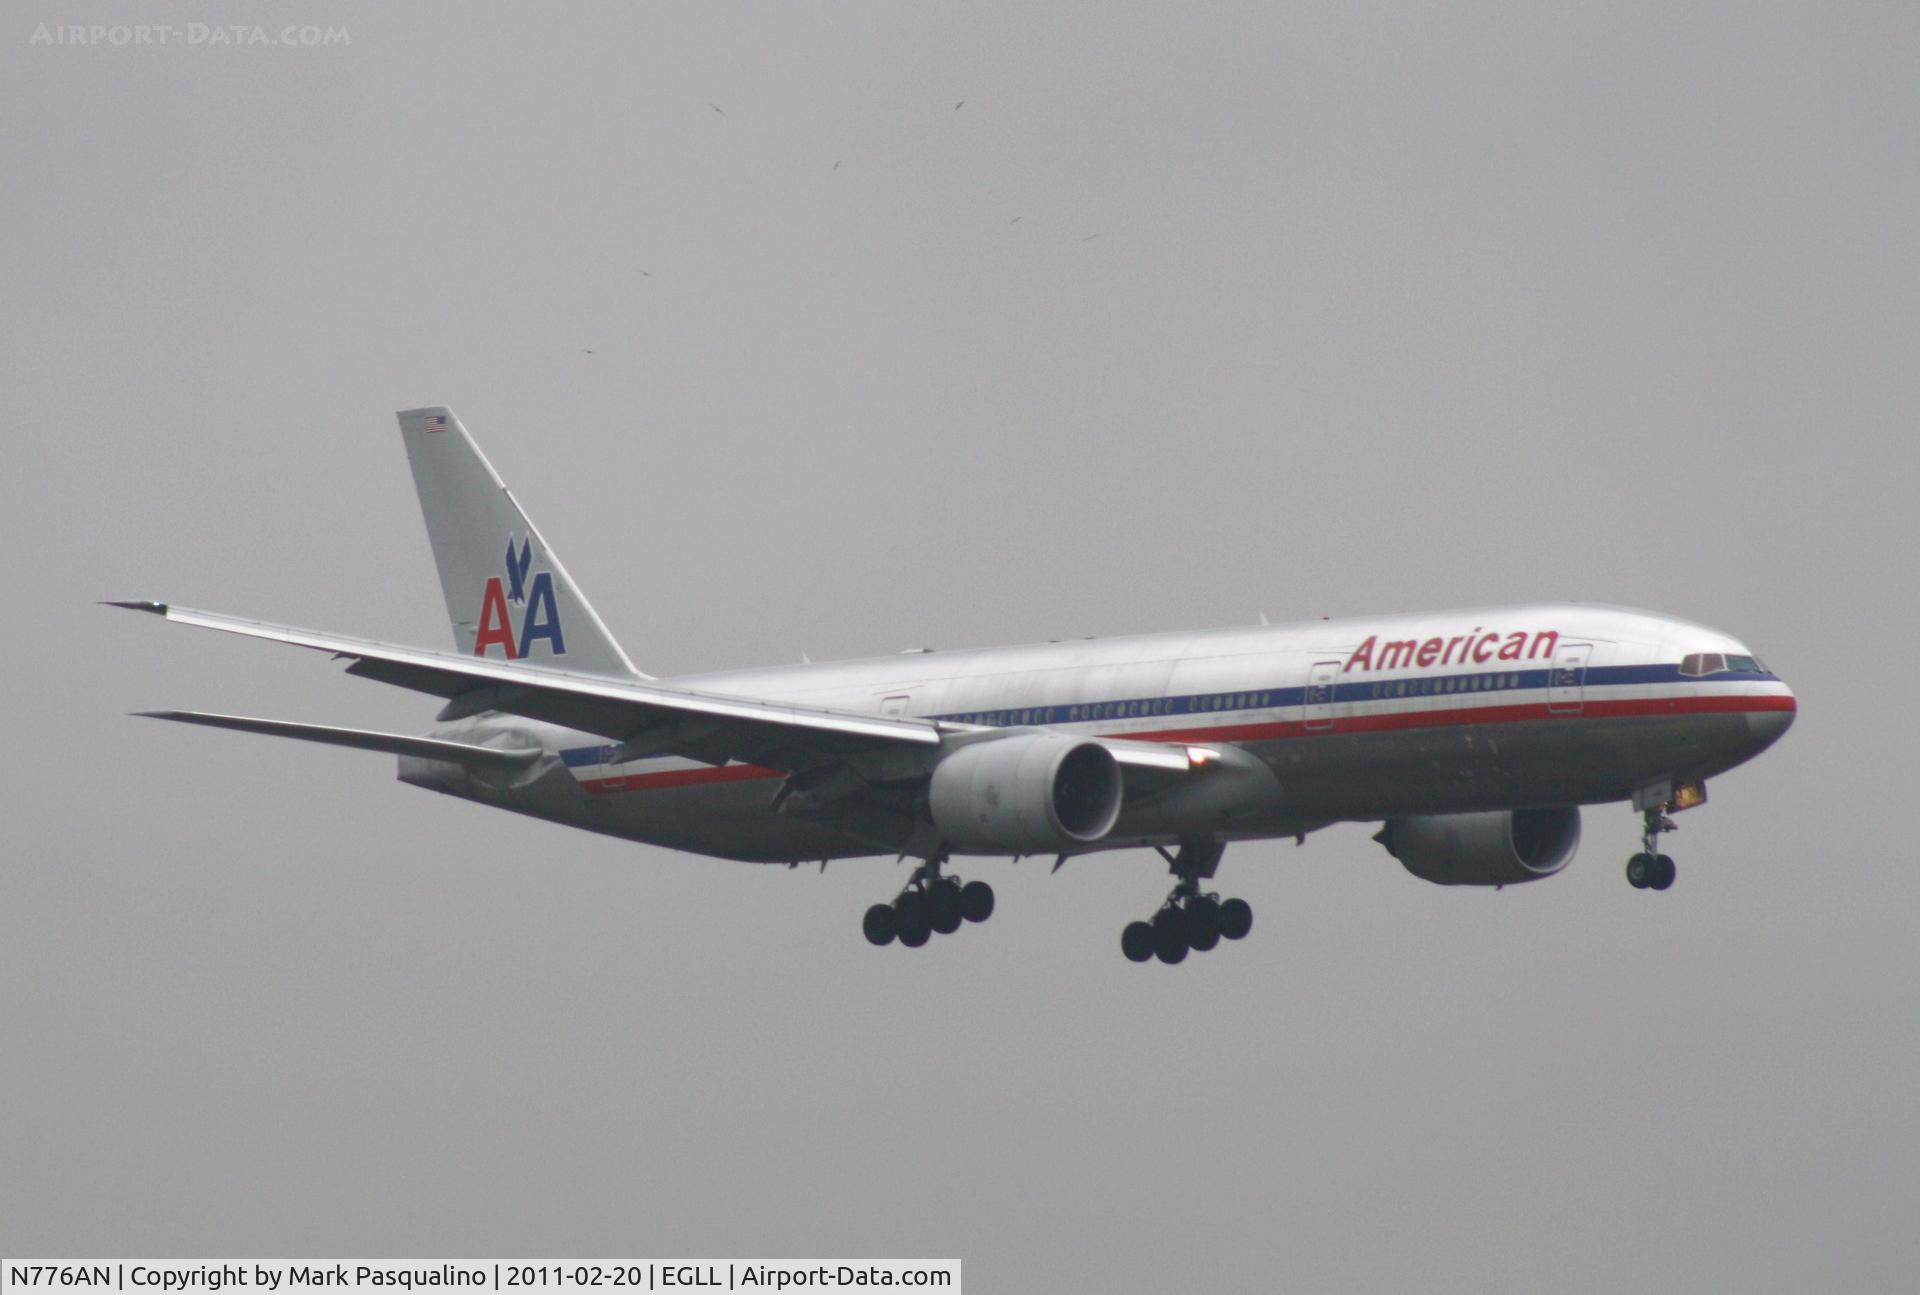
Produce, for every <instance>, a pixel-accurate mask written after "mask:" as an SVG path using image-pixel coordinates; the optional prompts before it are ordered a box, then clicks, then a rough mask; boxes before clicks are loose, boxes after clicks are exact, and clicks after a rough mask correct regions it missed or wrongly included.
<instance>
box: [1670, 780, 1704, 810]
mask: <svg viewBox="0 0 1920 1295" xmlns="http://www.w3.org/2000/svg"><path fill="white" fill-rule="evenodd" d="M1706 803H1707V784H1706V783H1704V782H1683V783H1679V784H1677V785H1675V787H1674V789H1673V799H1672V800H1670V801H1668V802H1667V808H1668V809H1670V810H1681V809H1692V808H1693V807H1694V806H1695V805H1704V804H1706Z"/></svg>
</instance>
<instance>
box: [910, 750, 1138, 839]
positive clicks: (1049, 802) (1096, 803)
mask: <svg viewBox="0 0 1920 1295" xmlns="http://www.w3.org/2000/svg"><path fill="white" fill-rule="evenodd" d="M1123 794H1124V788H1123V786H1122V783H1121V778H1120V765H1119V763H1118V762H1117V761H1115V760H1114V758H1113V753H1112V752H1110V751H1108V750H1107V749H1106V748H1105V747H1104V746H1101V745H1100V744H1099V743H1098V742H1088V741H1086V740H1084V739H1082V738H1076V737H1070V736H1068V735H1067V734H1065V733H1022V734H1018V735H1015V736H1011V737H1000V738H989V739H987V740H985V741H979V742H970V743H968V744H967V745H965V746H962V747H960V748H958V749H956V750H955V751H954V752H953V753H952V754H950V755H948V756H946V757H945V758H943V759H942V760H941V761H940V763H939V764H937V765H935V766H934V767H933V784H932V786H931V787H930V788H929V791H928V800H929V804H930V808H931V809H932V811H933V823H934V826H935V827H937V828H938V829H939V830H940V835H941V837H942V838H944V839H945V841H946V843H947V845H948V846H949V847H951V848H953V849H956V850H963V851H966V852H969V853H974V854H1044V853H1047V852H1048V851H1053V850H1072V849H1075V848H1077V847H1079V846H1083V845H1086V844H1088V843H1090V842H1093V841H1098V840H1099V839H1100V838H1101V837H1103V836H1105V835H1106V834H1107V833H1108V832H1110V831H1112V830H1113V824H1114V820H1115V819H1117V818H1119V817H1120V802H1121V799H1122V796H1123Z"/></svg>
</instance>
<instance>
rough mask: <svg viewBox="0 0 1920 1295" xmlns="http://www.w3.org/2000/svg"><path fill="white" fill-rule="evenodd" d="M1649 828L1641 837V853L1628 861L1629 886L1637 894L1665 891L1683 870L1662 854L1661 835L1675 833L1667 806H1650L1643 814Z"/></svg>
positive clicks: (1644, 830)
mask: <svg viewBox="0 0 1920 1295" xmlns="http://www.w3.org/2000/svg"><path fill="white" fill-rule="evenodd" d="M1642 814H1643V816H1644V818H1645V822H1646V827H1645V828H1644V829H1643V830H1642V832H1641V834H1640V846H1641V848H1640V853H1638V854H1636V855H1634V856H1633V857H1632V858H1631V859H1628V860H1627V884H1628V885H1630V886H1632V887H1633V888H1634V889H1635V890H1665V889H1666V888H1667V887H1668V886H1671V885H1672V884H1673V879H1674V877H1675V876H1676V875H1677V874H1678V872H1679V869H1678V868H1676V867H1675V866H1674V863H1673V859H1672V858H1671V857H1669V856H1668V855H1664V854H1661V853H1660V849H1659V847H1660V834H1661V833H1662V832H1671V831H1674V830H1675V827H1676V825H1675V823H1674V821H1673V820H1672V819H1670V818H1668V817H1667V807H1666V806H1665V805H1649V806H1648V807H1647V808H1646V809H1645V810H1643V811H1642Z"/></svg>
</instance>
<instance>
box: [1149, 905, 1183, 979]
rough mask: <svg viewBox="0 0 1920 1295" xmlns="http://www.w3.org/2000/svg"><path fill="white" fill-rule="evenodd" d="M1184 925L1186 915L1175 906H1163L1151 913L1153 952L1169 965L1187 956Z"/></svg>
mask: <svg viewBox="0 0 1920 1295" xmlns="http://www.w3.org/2000/svg"><path fill="white" fill-rule="evenodd" d="M1186 927H1187V922H1186V917H1185V915H1184V914H1182V913H1181V912H1180V910H1179V909H1177V908H1163V909H1161V910H1160V911H1159V912H1157V913H1155V914H1154V915H1153V952H1154V955H1155V956H1156V957H1158V958H1159V959H1160V961H1162V962H1164V963H1166V964H1167V965H1168V966H1170V967H1171V966H1173V965H1174V964H1175V963H1178V962H1180V961H1181V960H1183V959H1184V958H1185V957H1186V956H1187V929H1186Z"/></svg>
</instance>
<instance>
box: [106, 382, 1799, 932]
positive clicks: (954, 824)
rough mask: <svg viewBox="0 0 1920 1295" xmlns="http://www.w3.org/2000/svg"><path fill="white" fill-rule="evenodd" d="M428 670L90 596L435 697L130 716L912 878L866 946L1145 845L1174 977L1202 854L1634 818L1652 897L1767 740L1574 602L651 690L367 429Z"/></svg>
mask: <svg viewBox="0 0 1920 1295" xmlns="http://www.w3.org/2000/svg"><path fill="white" fill-rule="evenodd" d="M399 419H400V432H401V439H402V441H403V443H404V444H405V446H406V451H407V457H408V460H409V462H410V463H411V465H412V469H413V479H414V485H415V487H416V488H417V490H418V491H419V496H420V506H421V509H422V511H423V513H424V514H425V518H426V525H427V536H428V539H429V540H430V542H431V545H432V549H433V556H434V561H435V563H436V565H437V566H438V568H439V574H440V584H441V588H442V590H443V592H444V593H445V595H446V602H447V614H448V617H449V618H450V619H451V621H452V624H453V638H454V643H455V647H456V650H455V651H437V650H433V649H428V648H417V647H407V646H402V645H397V644H391V643H380V642H373V641H370V640H366V639H358V638H349V637H345V636H343V635H339V634H330V633H323V632H318V631H314V630H305V629H295V628H292V627H290V626H284V625H270V624H265V623H262V622H259V621H253V620H245V619H241V618H238V617H233V616H224V615H218V614H215V613H211V612H202V611H193V610H190V609H188V608H184V607H175V606H172V605H170V604H168V603H161V602H120V603H115V604H113V605H114V606H119V607H129V608H135V609H138V610H142V611H148V612H152V613H155V614H157V615H160V616H164V617H166V618H167V619H168V620H171V621H178V622H181V623H183V624H187V625H198V626H202V627H204V628H207V629H216V630H224V631H227V632H229V633H234V634H244V635H248V636H251V637H254V638H261V639H267V640H270V641H272V642H277V643H290V644H293V645H295V646H298V647H305V648H312V649H316V650H318V651H322V652H327V653H330V654H332V655H333V656H335V657H339V658H344V659H346V660H348V661H349V662H350V664H349V665H348V666H347V673H349V674H354V675H361V676H364V677H366V678H369V679H377V680H380V681H381V682H383V683H389V684H395V685H398V686H399V687H402V688H408V689H412V690H414V691H417V692H423V693H428V694H431V695H433V696H435V697H439V698H442V699H443V700H444V702H445V704H444V705H443V706H442V707H441V709H440V711H439V714H438V715H437V717H436V726H435V727H434V728H433V729H432V730H431V731H430V732H429V733H427V734H426V735H425V736H412V735H406V734H397V733H380V732H369V731H366V730H362V729H348V728H338V727H332V726H326V725H318V724H305V723H294V722H290V721H286V720H273V719H254V718H248V717H244V716H237V715H221V714H212V713H207V712H202V711H173V710H170V711H150V712H142V713H143V714H149V715H154V716H157V717H159V718H163V719H171V720H181V721H185V722H187V723H193V724H205V725H211V726H213V727H216V728H229V729H239V730H242V731H246V732H253V733H266V734H272V735H276V736H280V737H290V738H299V739H303V740H306V741H312V742H323V743H331V744H333V745H337V746H346V747H357V748H361V749H364V750H370V751H383V752H387V753H390V754H393V755H397V756H398V757H399V776H400V779H401V781H403V782H407V783H412V784H414V785H416V786H420V787H426V788H429V789H431V790H434V791H438V792H444V793H446V794H447V795H450V796H457V797H461V798H463V799H466V800H472V801H477V802H479V803H481V804H483V805H491V806H494V807H496V808H499V809H509V810H513V811H515V812H517V813H522V814H530V815H533V816H535V817H539V818H545V819H549V820H552V821H553V822H556V823H563V824H566V825H568V826H572V827H581V828H586V829H588V830H590V831H594V832H602V833H607V834H609V835H613V836H618V837H624V838H627V839H629V840H634V841H644V842H648V843H650V844H654V845H663V846H667V847H670V848H672V849H676V850H686V851H691V852H693V853H697V854H704V855H712V856H716V857H719V858H726V859H737V860H744V861H748V862H756V863H783V864H789V865H793V864H798V863H801V862H813V861H819V862H821V863H822V865H823V866H824V864H825V862H826V861H828V860H833V859H845V858H854V857H859V856H871V855H885V854H891V855H896V856H898V857H900V858H903V859H912V860H914V861H915V866H914V868H913V872H912V875H911V877H910V879H909V880H908V881H907V883H906V885H905V886H904V887H903V888H902V889H901V891H900V892H899V894H898V895H897V896H896V897H895V898H894V899H893V900H892V901H891V902H889V903H876V904H874V905H873V906H872V907H871V908H869V909H868V910H867V912H866V914H865V917H864V919H863V923H862V925H863V929H864V932H865V934H866V937H867V939H868V940H870V941H871V942H872V943H874V944H876V945H886V944H891V943H893V942H895V941H896V940H897V941H898V942H899V943H900V944H902V945H906V946H909V947H918V946H920V945H923V944H925V943H926V942H927V940H928V939H929V937H930V936H931V935H933V934H935V933H940V934H950V933H952V932H953V931H955V930H957V929H959V927H960V926H961V924H962V923H963V922H967V921H976V922H978V921H984V920H986V918H987V917H988V916H989V915H990V914H991V913H992V911H993V904H994V897H993V891H992V889H991V888H990V887H989V886H988V885H987V883H985V882H984V881H977V880H976V881H970V882H966V883H965V884H962V883H961V881H960V880H959V879H958V878H956V877H953V876H951V875H950V874H949V873H947V872H946V871H944V869H946V868H947V866H948V865H949V863H950V862H951V861H952V860H953V859H954V858H955V857H956V856H982V855H985V856H1002V857H1005V856H1014V857H1020V856H1025V855H1050V856H1054V857H1055V859H1056V864H1055V866H1056V867H1058V864H1059V862H1064V861H1065V860H1066V859H1068V858H1070V857H1074V856H1078V855H1085V854H1092V853H1095V852H1098V851H1105V850H1122V849H1137V848H1152V849H1154V850H1157V851H1159V852H1160V854H1161V855H1162V856H1163V857H1164V858H1165V859H1166V861H1167V863H1168V866H1169V868H1170V870H1171V873H1172V876H1173V878H1174V885H1173V888H1172V891H1171V893H1169V894H1168V895H1167V897H1166V899H1165V900H1164V901H1163V902H1162V904H1161V905H1160V907H1159V909H1158V911H1157V912H1155V913H1154V914H1153V916H1152V917H1151V918H1149V919H1144V920H1141V921H1136V922H1132V923H1130V924H1128V925H1127V927H1126V928H1125V930H1124V931H1123V932H1122V933H1121V939H1120V945H1121V949H1122V951H1123V952H1124V953H1125V955H1126V956H1127V957H1128V958H1130V959H1132V960H1133V961H1135V962H1146V961H1149V960H1151V959H1154V958H1156V957H1157V958H1158V959H1159V960H1160V961H1162V962H1165V963H1177V962H1180V961H1181V960H1182V959H1184V958H1185V957H1186V956H1187V954H1188V953H1189V951H1206V950H1209V949H1212V948H1214V947H1215V946H1216V945H1217V944H1218V943H1219V942H1220V941H1221V940H1222V939H1227V940H1236V939H1239V938H1241V937H1243V936H1245V935H1246V934H1247V932H1248V930H1249V929H1250V927H1251V925H1252V922H1253V913H1252V909H1251V908H1250V907H1249V906H1248V905H1247V903H1246V902H1245V901H1244V900H1242V899H1225V900H1222V899H1221V898H1220V897H1219V896H1218V895H1217V894H1214V893H1212V892H1211V891H1209V890H1207V889H1206V888H1205V883H1207V882H1209V881H1211V880H1212V879H1213V877H1214V876H1215V872H1216V869H1217V868H1218V866H1219V863H1220V858H1221V854H1222V852H1223V851H1224V850H1225V848H1226V845H1227V844H1228V843H1229V842H1233V841H1251V840H1264V839H1270V838H1276V837H1292V838H1296V839H1297V840H1301V841H1304V839H1305V837H1306V835H1307V834H1308V833H1309V832H1313V831H1316V830H1318V829H1320V828H1323V827H1326V826H1328V825H1330V824H1334V823H1341V822H1369V823H1371V822H1378V823H1380V824H1381V825H1382V826H1381V829H1380V831H1379V833H1378V835H1377V836H1376V837H1375V840H1377V841H1379V842H1380V844H1381V845H1383V846H1385V847H1386V849H1387V850H1388V851H1389V852H1390V853H1391V854H1392V855H1393V856H1394V857H1395V858H1396V859H1398V860H1399V861H1400V863H1401V864H1402V865H1403V866H1405V868H1406V869H1407V871H1409V872H1411V873H1412V874H1413V875H1414V876H1416V877H1420V878H1423V879H1425V880H1427V881H1430V882H1435V883H1437V884H1440V885H1465V886H1494V887H1499V886H1506V885H1512V884H1516V883H1519V882H1526V881H1536V880H1539V879H1540V878H1543V877H1549V876H1552V875H1554V874H1555V873H1557V872H1559V871H1560V870H1561V869H1563V868H1564V867H1566V865H1567V863H1568V862H1569V860H1571V859H1572V857H1573V853H1574V849H1575V847H1576V846H1577V845H1578V843H1579V839H1580V807H1581V806H1585V805H1604V804H1611V803H1616V802H1626V803H1628V804H1630V805H1631V806H1632V807H1633V809H1634V810H1635V811H1636V812H1637V813H1638V814H1639V815H1640V816H1641V829H1642V830H1641V837H1642V840H1641V849H1640V850H1639V851H1638V852H1636V853H1635V854H1634V855H1633V856H1632V858H1631V859H1629V860H1628V862H1627V868H1626V872H1627V880H1628V881H1629V882H1631V883H1632V885H1634V886H1635V887H1637V888H1641V889H1651V890H1656V891H1658V890H1665V889H1667V887H1669V886H1670V885H1672V884H1673V881H1674V875H1675V868H1674V863H1673V860H1672V859H1671V858H1670V857H1669V856H1667V855H1665V854H1662V853H1660V851H1659V848H1658V847H1659V838H1660V835H1661V834H1662V833H1663V832H1666V831H1670V830H1671V829H1672V827H1673V821H1672V818H1671V817H1670V815H1672V814H1673V813H1675V812H1678V811H1680V810H1684V809H1689V808H1692V807H1694V806H1696V805H1699V804H1701V803H1702V802H1704V801H1705V799H1706V782H1707V779H1709V778H1711V777H1714V776H1716V775H1718V774H1721V773H1724V772H1725V771H1727V770H1729V769H1732V768H1733V767H1735V766H1736V765H1739V764H1741V763H1743V762H1744V761H1747V760H1750V759H1752V758H1753V757H1754V756H1756V755H1758V754H1759V753H1760V752H1761V751H1763V750H1765V749H1766V748H1767V747H1768V746H1769V745H1771V744H1772V743H1773V742H1774V741H1775V740H1777V739H1778V738H1779V737H1780V735H1781V734H1782V733H1784V732H1786V730H1787V728H1788V726H1789V725H1790V724H1791V723H1792V722H1793V718H1794V696H1793V693H1792V691H1791V690H1790V689H1789V688H1788V687H1787V685H1786V684H1785V683H1783V682H1781V680H1780V679H1779V678H1777V677H1776V676H1775V675H1774V674H1773V673H1772V672H1771V671H1769V670H1768V669H1767V668H1766V666H1764V665H1763V664H1761V662H1760V660H1759V658H1758V657H1756V656H1755V655H1754V654H1753V653H1752V652H1751V651H1750V650H1748V648H1746V647H1745V646H1744V645H1742V644H1741V643H1739V642H1738V641H1736V640H1734V639H1732V638H1730V637H1728V636H1727V635H1725V634H1722V633H1720V632H1718V631H1716V630H1711V629H1707V628H1705V627H1703V626H1700V625H1696V624H1694V623H1692V622H1689V621H1685V620H1679V619H1675V618H1673V617H1669V616H1661V615H1656V614H1654V613H1651V612H1645V611H1634V610H1630V609H1627V608H1620V607H1605V606H1594V605H1585V604H1577V603H1546V604H1530V605H1525V606H1514V607H1495V608H1485V609H1479V610H1470V611H1450V612H1433V613H1421V614H1418V615H1404V616H1388V617H1377V618H1360V619H1350V620H1320V621H1313V622H1309V623H1306V624H1298V625H1272V626H1268V625H1262V626H1258V627H1247V628H1239V629H1221V630H1209V631H1203V632H1199V633H1175V634H1149V635H1141V636H1132V637H1124V638H1108V639H1082V640H1075V641H1069V642H1052V643H1042V644H1035V645H1032V646H1028V647H1003V648H988V649H982V650H965V651H947V652H911V653H905V654H901V655H896V656H886V657H879V658H873V659H868V660H857V661H843V662H831V663H821V664H817V665H816V664H805V665H799V666H780V667H774V668H768V669H755V670H733V671H726V672H723V673H715V674H702V675H692V676H683V677H678V678H672V679H656V678H653V677H652V676H649V675H646V674H642V673H641V672H640V671H639V670H638V669H636V668H635V666H634V664H633V662H632V661H631V660H629V659H628V657H627V654H626V653H625V652H624V651H622V650H621V648H620V645H619V644H618V643H617V642H616V641H615V640H614V637H613V635H612V634H610V633H609V632H608V631H607V627H606V626H605V624H603V623H602V622H601V620H600V618H599V616H598V615H596V614H595V613H594V610H593V608H592V606H590V605H589V604H588V602H587V600H586V597H585V596H584V595H583V594H582V593H581V592H580V589H579V587H578V586H577V585H575V584H574V582H573V580H572V579H571V578H570V577H569V576H568V575H567V571H566V568H565V567H563V566H562V565H561V563H560V559H559V556H558V555H557V554H556V553H555V552H554V551H553V549H552V548H551V547H550V546H549V545H548V544H547V542H546V541H545V539H543V538H542V537H541V535H540V532H539V531H538V530H537V529H535V527H534V525H533V522H532V520H531V519H529V518H528V516H527V514H526V513H525V511H524V510H522V509H521V507H520V505H519V503H518V502H517V501H516V500H515V499H514V497H513V495H512V494H511V493H510V492H509V491H508V490H507V489H506V487H505V486H504V485H503V484H502V482H501V480H500V478H499V476H498V474H496V473H495V472H494V470H493V468H492V466H491V465H489V464H488V462H487V460H486V458H485V456H483V455H482V454H481V452H480V450H479V448H478V447H477V446H476V445H475V444H474V442H473V440H472V438H471V437H469V436H468V434H467V432H466V429H465V428H464V427H462V426H461V424H460V421H459V419H457V418H456V417H455V416H454V414H453V412H452V411H451V410H449V409H446V408H444V407H435V408H428V409H414V410H408V411H405V412H403V413H401V414H400V415H399Z"/></svg>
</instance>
